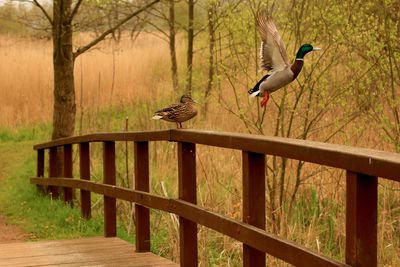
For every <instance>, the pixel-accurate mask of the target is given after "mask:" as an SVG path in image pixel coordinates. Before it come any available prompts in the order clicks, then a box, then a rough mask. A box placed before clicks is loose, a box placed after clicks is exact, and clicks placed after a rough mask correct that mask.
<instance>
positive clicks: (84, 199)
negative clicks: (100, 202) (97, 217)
mask: <svg viewBox="0 0 400 267" xmlns="http://www.w3.org/2000/svg"><path fill="white" fill-rule="evenodd" d="M89 148H90V147H89V143H87V142H85V143H80V144H79V171H80V176H81V177H80V178H81V179H82V180H90V150H89ZM81 214H82V217H83V218H85V219H90V217H91V214H92V204H91V199H90V191H86V190H82V189H81Z"/></svg>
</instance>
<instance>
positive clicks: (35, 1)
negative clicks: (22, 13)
mask: <svg viewBox="0 0 400 267" xmlns="http://www.w3.org/2000/svg"><path fill="white" fill-rule="evenodd" d="M33 3H34V4H35V6H37V7H38V8H39V9H40V10H41V11H42V12H43V14H44V15H45V16H46V18H47V20H48V21H49V22H50V24H51V25H53V20H52V19H51V18H50V16H49V14H47V12H46V10H45V9H44V7H43V6H42V5H41V4H40V3H39V2H38V1H37V0H33Z"/></svg>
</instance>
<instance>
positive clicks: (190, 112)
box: [153, 95, 197, 129]
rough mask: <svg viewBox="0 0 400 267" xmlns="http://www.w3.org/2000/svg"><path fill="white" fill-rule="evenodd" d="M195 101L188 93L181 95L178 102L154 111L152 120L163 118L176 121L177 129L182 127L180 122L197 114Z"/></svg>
mask: <svg viewBox="0 0 400 267" xmlns="http://www.w3.org/2000/svg"><path fill="white" fill-rule="evenodd" d="M194 103H197V102H196V101H194V100H193V99H192V98H191V97H190V95H183V96H182V97H181V101H180V103H179V104H174V105H171V106H169V107H167V108H163V109H160V110H158V111H156V112H155V115H154V116H153V120H159V119H161V120H165V121H170V122H176V125H177V127H178V129H180V128H182V122H184V121H187V120H190V119H191V118H193V117H194V116H196V115H197V107H196V106H195V105H194Z"/></svg>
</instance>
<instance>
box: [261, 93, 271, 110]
mask: <svg viewBox="0 0 400 267" xmlns="http://www.w3.org/2000/svg"><path fill="white" fill-rule="evenodd" d="M268 100H269V94H268V93H267V92H265V96H264V99H263V101H262V102H261V107H265V105H267V103H268Z"/></svg>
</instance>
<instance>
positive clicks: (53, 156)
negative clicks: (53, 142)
mask: <svg viewBox="0 0 400 267" xmlns="http://www.w3.org/2000/svg"><path fill="white" fill-rule="evenodd" d="M49 154H50V156H49V177H51V178H55V177H57V147H51V148H50V149H49ZM49 188H50V194H51V198H52V199H57V198H58V187H57V186H49Z"/></svg>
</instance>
